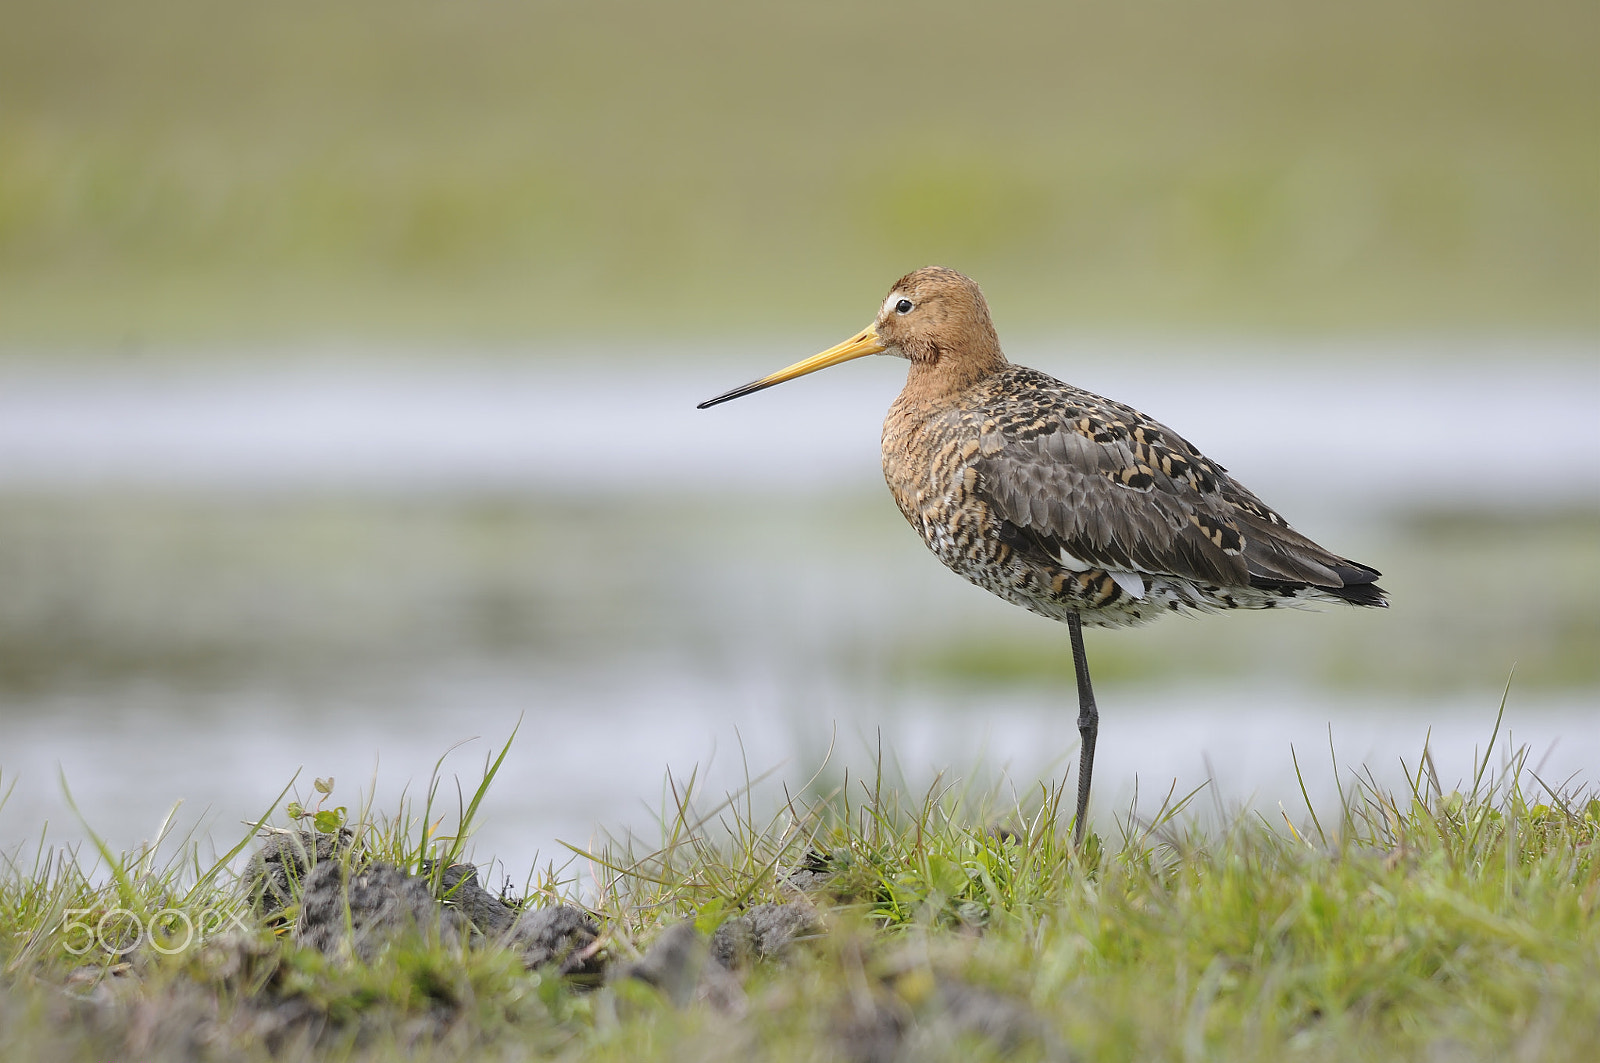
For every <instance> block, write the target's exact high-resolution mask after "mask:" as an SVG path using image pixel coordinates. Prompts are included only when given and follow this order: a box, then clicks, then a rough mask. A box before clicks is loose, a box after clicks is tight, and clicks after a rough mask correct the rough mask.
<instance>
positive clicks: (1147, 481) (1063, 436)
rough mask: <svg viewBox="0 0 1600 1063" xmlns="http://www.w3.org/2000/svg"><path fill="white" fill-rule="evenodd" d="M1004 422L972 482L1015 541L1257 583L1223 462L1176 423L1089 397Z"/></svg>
mask: <svg viewBox="0 0 1600 1063" xmlns="http://www.w3.org/2000/svg"><path fill="white" fill-rule="evenodd" d="M1083 398H1084V399H1093V400H1095V401H1093V402H1087V401H1086V402H1081V403H1071V402H1063V403H1061V404H1060V405H1059V407H1058V408H1056V409H1054V410H1052V411H1050V414H1051V415H1049V416H1044V417H1041V416H1039V414H1040V413H1041V412H1043V411H1039V410H1037V409H1035V410H1034V411H1032V413H1033V416H1031V417H1029V418H1027V419H1026V421H1025V423H1024V424H1022V425H1020V426H1016V427H1012V428H1007V427H1006V426H1004V425H1002V424H995V423H994V422H992V421H991V422H988V423H986V424H985V425H984V426H983V427H984V429H985V430H984V431H983V432H982V433H981V434H980V437H979V449H978V454H977V455H976V456H975V457H974V459H973V461H972V468H973V470H974V471H975V472H976V474H977V475H976V481H975V483H974V484H973V490H974V491H975V492H976V494H977V496H978V497H979V498H980V499H982V500H983V501H984V502H986V503H987V504H988V505H989V507H990V509H991V511H992V512H993V513H994V514H995V515H996V516H998V517H999V518H1000V519H1001V520H1002V521H1004V522H1005V523H1006V524H1007V525H1009V526H1010V528H1009V532H1010V534H1009V535H1008V538H1012V539H1014V540H1017V541H1020V542H1022V543H1024V544H1026V545H1028V546H1032V547H1034V548H1036V549H1037V550H1041V551H1043V552H1044V553H1046V554H1047V555H1048V556H1049V557H1050V559H1051V561H1052V562H1053V563H1056V564H1062V565H1065V566H1066V567H1068V568H1076V569H1081V568H1085V567H1091V568H1099V569H1104V570H1108V571H1111V570H1121V571H1127V572H1143V573H1149V574H1163V575H1175V576H1181V577H1184V578H1187V579H1191V580H1196V581H1199V582H1202V583H1210V584H1215V585H1217V586H1242V585H1245V584H1247V583H1248V582H1249V568H1248V566H1247V564H1246V560H1245V558H1244V556H1243V552H1244V545H1245V544H1244V536H1243V535H1242V533H1241V531H1240V528H1239V526H1238V524H1237V522H1236V521H1235V519H1234V516H1233V513H1232V512H1231V509H1232V507H1231V506H1230V505H1229V504H1228V502H1227V501H1226V500H1225V498H1224V497H1223V495H1222V492H1221V490H1220V486H1221V483H1222V482H1224V481H1225V476H1224V474H1223V473H1222V470H1221V469H1220V468H1219V467H1217V466H1215V465H1213V464H1212V463H1210V462H1209V461H1207V460H1206V459H1205V458H1204V457H1203V456H1202V455H1200V454H1199V453H1198V452H1197V451H1195V450H1194V448H1193V447H1191V446H1189V445H1188V444H1187V443H1186V442H1185V441H1184V440H1183V439H1182V438H1181V437H1180V436H1178V435H1177V434H1176V433H1174V432H1172V431H1171V430H1170V429H1167V428H1165V427H1164V426H1162V425H1160V424H1158V423H1157V422H1154V421H1151V420H1149V419H1148V418H1146V417H1144V416H1143V415H1141V414H1139V413H1138V412H1137V411H1134V410H1132V409H1130V408H1128V407H1123V406H1121V405H1120V404H1115V403H1111V402H1109V401H1108V400H1104V399H1099V398H1098V396H1088V395H1087V394H1085V395H1084V396H1083Z"/></svg>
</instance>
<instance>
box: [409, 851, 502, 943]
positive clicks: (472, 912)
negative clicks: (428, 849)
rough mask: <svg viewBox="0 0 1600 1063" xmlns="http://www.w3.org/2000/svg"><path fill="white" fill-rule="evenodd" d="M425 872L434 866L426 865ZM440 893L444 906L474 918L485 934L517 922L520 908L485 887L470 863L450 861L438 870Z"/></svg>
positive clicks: (493, 933) (499, 931)
mask: <svg viewBox="0 0 1600 1063" xmlns="http://www.w3.org/2000/svg"><path fill="white" fill-rule="evenodd" d="M422 870H423V873H424V874H426V873H428V872H429V871H430V870H431V868H430V867H429V865H428V864H424V865H423V868H422ZM439 894H440V897H441V898H442V899H443V901H444V903H445V906H446V907H448V908H452V909H454V910H455V911H457V912H460V913H461V914H462V915H464V916H465V917H466V918H467V919H469V920H471V922H472V925H473V927H474V928H475V929H476V930H477V931H478V933H480V934H483V935H484V936H485V937H491V938H492V937H499V936H500V935H501V934H504V933H505V932H506V931H508V930H510V929H511V927H512V925H513V924H515V923H516V921H517V910H516V909H515V908H513V907H511V905H509V904H507V903H506V902H505V901H503V900H501V899H500V898H499V897H496V896H495V895H494V894H492V893H490V892H489V891H488V890H486V889H484V888H483V886H482V884H480V883H479V882H478V869H477V868H476V867H473V866H472V865H471V864H451V865H450V866H449V867H447V868H445V869H444V870H443V871H441V872H440V873H439Z"/></svg>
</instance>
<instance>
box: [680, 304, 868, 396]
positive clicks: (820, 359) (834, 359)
mask: <svg viewBox="0 0 1600 1063" xmlns="http://www.w3.org/2000/svg"><path fill="white" fill-rule="evenodd" d="M888 349H889V347H888V345H887V344H885V343H884V342H883V341H882V340H880V339H879V338H878V330H877V329H876V328H874V327H873V326H871V325H868V326H867V327H866V328H865V329H863V330H862V331H860V332H858V333H856V334H855V335H854V336H851V337H850V338H849V339H847V340H845V341H844V342H843V343H841V344H839V345H838V346H837V347H829V348H828V349H827V350H825V351H823V352H822V353H821V354H813V355H812V356H811V357H810V358H807V359H805V360H804V361H801V362H796V363H794V364H793V365H791V366H789V367H788V368H786V369H780V370H778V371H777V372H776V373H773V374H772V375H771V376H764V377H762V378H761V379H760V380H754V381H751V382H750V383H748V384H746V385H744V386H743V387H738V388H734V389H733V390H732V391H725V392H723V393H722V394H721V395H718V396H717V397H716V398H714V399H707V400H706V401H705V402H702V403H701V404H700V405H698V406H696V407H695V409H697V410H707V409H710V408H711V407H713V406H715V405H717V404H718V403H719V402H727V401H728V400H729V399H739V398H743V397H744V396H746V395H749V394H752V393H754V392H757V391H761V390H762V389H763V388H770V387H772V385H774V384H781V383H783V382H784V381H785V380H793V379H794V378H795V377H797V376H805V375H806V374H807V373H815V372H816V371H817V370H818V369H826V368H828V366H830V365H838V364H839V363H840V362H848V361H850V360H851V359H852V358H864V357H866V356H867V355H869V354H881V353H882V352H884V351H886V350H888Z"/></svg>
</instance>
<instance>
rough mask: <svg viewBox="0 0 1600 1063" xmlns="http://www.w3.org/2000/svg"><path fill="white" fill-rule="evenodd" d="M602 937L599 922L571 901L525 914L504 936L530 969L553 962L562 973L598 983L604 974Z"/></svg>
mask: <svg viewBox="0 0 1600 1063" xmlns="http://www.w3.org/2000/svg"><path fill="white" fill-rule="evenodd" d="M599 940H600V927H599V925H598V924H597V923H595V921H594V919H593V918H591V917H590V915H589V913H588V912H585V911H584V910H583V909H581V908H574V907H573V906H572V905H570V904H558V905H556V906H555V907H553V908H540V909H538V910H537V911H532V912H524V913H522V915H521V916H520V917H519V918H518V919H517V921H516V925H515V926H513V927H512V929H511V932H510V933H509V934H508V935H506V938H505V942H506V944H507V945H509V946H510V947H511V948H513V949H515V950H516V951H518V952H520V953H521V954H522V963H523V965H524V966H525V967H527V968H529V969H530V970H532V969H533V968H536V967H548V966H550V965H552V964H554V965H555V966H556V969H557V970H558V971H559V972H560V973H561V974H563V975H566V976H567V977H569V978H573V979H574V980H576V981H580V982H598V980H599V979H600V978H601V977H602V976H603V975H604V974H605V964H606V960H605V955H604V954H603V953H601V952H600V951H599V949H598V947H597V946H598V944H599Z"/></svg>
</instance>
